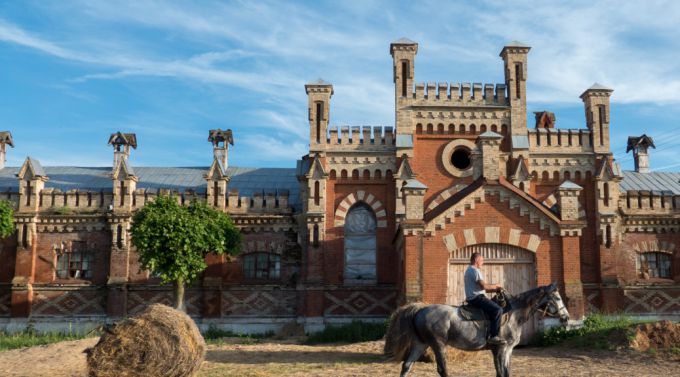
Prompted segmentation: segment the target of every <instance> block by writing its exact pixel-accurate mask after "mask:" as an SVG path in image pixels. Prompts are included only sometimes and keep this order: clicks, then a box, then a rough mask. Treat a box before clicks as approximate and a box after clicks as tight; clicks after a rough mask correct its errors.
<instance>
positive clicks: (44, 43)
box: [0, 0, 680, 170]
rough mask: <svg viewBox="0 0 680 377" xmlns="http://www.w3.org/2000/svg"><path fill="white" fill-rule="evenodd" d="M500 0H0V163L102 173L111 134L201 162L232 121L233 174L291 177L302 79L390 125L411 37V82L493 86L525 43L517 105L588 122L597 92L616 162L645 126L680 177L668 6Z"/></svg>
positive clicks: (654, 158) (671, 6) (153, 162)
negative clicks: (398, 58) (597, 88)
mask: <svg viewBox="0 0 680 377" xmlns="http://www.w3.org/2000/svg"><path fill="white" fill-rule="evenodd" d="M511 3H512V4H507V2H505V1H491V2H462V1H461V2H448V1H447V2H436V1H433V2H428V1H418V2H400V3H397V2H389V1H386V2H381V1H367V0H361V1H342V2H337V1H336V2H316V1H315V2H311V1H310V2H268V1H242V2H213V1H207V0H204V1H200V2H189V1H186V2H173V1H144V0H136V1H129V2H123V1H111V0H109V1H100V2H99V1H34V2H31V1H25V2H18V1H0V67H2V69H0V82H1V83H2V90H0V128H1V129H2V130H10V131H12V134H13V136H14V141H15V144H16V148H14V149H9V151H8V161H7V163H8V165H15V166H16V165H20V164H21V163H22V161H23V160H24V159H25V158H26V156H27V155H30V156H32V157H35V158H37V159H39V160H40V161H41V162H42V163H43V164H44V165H81V166H82V165H90V166H110V164H111V161H112V151H111V149H110V148H109V147H107V145H106V141H107V138H108V135H109V134H110V133H112V132H115V131H117V130H121V131H124V132H135V133H136V134H137V138H138V143H139V149H137V150H135V151H133V156H132V160H131V161H132V163H133V166H134V165H136V166H203V165H208V164H209V163H210V161H211V158H212V152H211V147H210V144H209V143H208V142H207V134H208V130H209V129H211V128H223V129H224V128H231V129H232V130H233V131H234V135H235V142H236V145H235V146H234V147H232V149H231V151H230V156H229V157H230V164H231V165H237V166H275V167H294V166H295V160H296V159H297V158H299V157H300V156H301V155H303V154H304V153H305V151H306V149H307V143H308V140H307V138H308V129H307V127H308V124H307V121H306V106H307V99H306V95H305V92H304V83H305V82H307V81H311V80H314V79H316V78H319V77H322V78H323V79H325V80H326V81H329V82H331V83H333V85H334V89H335V95H334V96H333V99H332V103H331V106H332V107H331V123H332V124H334V125H383V126H391V125H393V122H394V109H393V106H394V99H393V97H392V96H393V89H392V85H393V84H392V72H391V57H390V55H389V43H390V42H391V41H393V40H396V39H398V38H400V37H408V38H410V39H412V40H415V41H417V42H418V43H419V45H420V46H419V52H418V56H417V58H416V66H415V69H416V81H417V82H428V81H429V82H437V81H442V82H445V81H452V82H484V83H495V82H502V81H503V71H502V61H501V59H500V58H499V57H498V53H499V52H500V49H501V48H502V46H503V44H504V43H506V42H508V41H511V40H519V41H522V42H523V43H525V44H528V45H530V46H532V50H531V52H530V54H529V81H528V101H529V109H528V111H529V112H531V111H538V110H550V111H554V112H555V113H556V116H557V125H558V127H563V128H579V127H585V122H584V112H583V105H582V103H581V100H580V99H579V95H580V94H581V93H582V92H583V90H585V89H586V88H588V87H589V86H590V85H591V84H592V83H594V82H599V83H602V84H605V85H607V86H610V87H612V88H613V89H614V90H615V91H614V94H613V96H612V115H611V119H612V127H611V128H612V130H611V136H612V149H613V151H614V153H615V156H616V158H617V160H618V161H620V162H621V165H622V167H623V168H624V169H631V168H632V159H631V157H630V156H629V155H626V154H625V143H626V138H627V136H629V135H640V134H642V133H647V134H648V135H651V136H653V137H654V138H655V141H656V144H657V149H656V150H652V151H651V166H652V169H654V170H680V153H679V152H680V133H678V132H676V130H680V128H679V127H678V126H680V35H679V34H680V23H679V22H678V20H680V2H677V1H667V2H664V1H644V2H633V1H630V2H621V1H598V2H596V4H591V1H569V2H566V1H559V2H558V1H553V2H551V1H542V2H511ZM530 119H531V117H530Z"/></svg>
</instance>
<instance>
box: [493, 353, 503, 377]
mask: <svg viewBox="0 0 680 377" xmlns="http://www.w3.org/2000/svg"><path fill="white" fill-rule="evenodd" d="M499 348H500V347H499V346H494V347H493V348H492V349H491V353H492V354H493V365H494V367H496V377H503V364H502V363H501V352H500V349H499Z"/></svg>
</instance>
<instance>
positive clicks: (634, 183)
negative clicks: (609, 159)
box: [621, 171, 680, 195]
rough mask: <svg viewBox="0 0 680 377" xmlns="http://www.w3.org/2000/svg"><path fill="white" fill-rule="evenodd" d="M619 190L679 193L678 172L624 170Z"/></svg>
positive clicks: (679, 177) (679, 174)
mask: <svg viewBox="0 0 680 377" xmlns="http://www.w3.org/2000/svg"><path fill="white" fill-rule="evenodd" d="M621 190H623V191H628V190H634V191H672V192H673V194H674V195H680V172H677V173H676V172H653V173H638V172H634V171H624V172H623V180H622V181H621Z"/></svg>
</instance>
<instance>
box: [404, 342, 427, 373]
mask: <svg viewBox="0 0 680 377" xmlns="http://www.w3.org/2000/svg"><path fill="white" fill-rule="evenodd" d="M426 349H427V344H425V343H420V342H413V343H411V351H410V352H409V354H408V356H407V357H406V359H405V360H404V362H403V363H402V364H401V374H400V377H406V375H407V374H408V372H409V371H410V370H411V366H412V365H413V363H414V362H415V361H416V360H418V358H419V357H420V356H421V355H422V354H423V352H425V350H426Z"/></svg>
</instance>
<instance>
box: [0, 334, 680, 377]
mask: <svg viewBox="0 0 680 377" xmlns="http://www.w3.org/2000/svg"><path fill="white" fill-rule="evenodd" d="M94 342H95V340H94V339H84V340H80V341H69V342H61V343H57V344H52V345H48V346H39V347H31V348H25V349H21V350H12V351H5V352H0V376H3V377H15V376H21V377H28V376H31V377H34V376H50V377H67V376H68V377H71V376H73V377H76V376H78V377H84V376H85V373H86V372H85V371H86V365H85V355H84V354H83V353H82V350H84V349H85V348H87V347H90V346H92V345H93V344H94ZM382 347H383V343H382V342H381V341H374V342H363V343H355V344H326V345H314V346H312V345H303V344H300V342H299V341H298V342H294V341H290V340H288V341H280V342H279V341H272V340H255V341H253V340H252V339H250V340H248V341H247V342H246V344H243V340H242V339H237V338H233V339H224V340H223V342H222V343H220V344H214V345H209V346H208V353H207V355H206V361H205V362H204V363H203V365H202V366H201V370H200V372H199V374H198V375H199V376H200V377H218V376H219V377H289V376H293V377H309V376H333V377H382V376H396V375H398V374H399V370H400V365H399V364H396V363H387V362H384V361H383V360H384V357H383V355H382ZM448 366H449V373H450V375H452V376H470V377H471V376H482V377H483V376H495V372H494V369H493V362H492V359H491V354H490V352H488V351H482V352H474V353H470V352H461V351H457V350H451V351H449V354H448ZM678 366H680V364H679V363H678V361H673V360H671V359H669V358H667V357H660V356H659V355H656V356H653V355H650V354H649V353H640V352H632V351H608V350H590V349H583V348H569V347H567V346H554V347H547V348H521V349H517V350H515V354H514V357H513V375H517V376H540V377H546V376H549V377H559V376H670V375H675V374H676V372H677V369H678ZM436 375H437V374H436V367H435V365H434V364H424V363H418V364H416V365H415V366H414V368H413V372H412V374H411V375H410V376H414V377H425V376H428V377H431V376H436Z"/></svg>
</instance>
